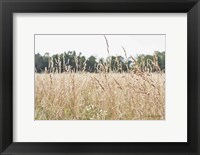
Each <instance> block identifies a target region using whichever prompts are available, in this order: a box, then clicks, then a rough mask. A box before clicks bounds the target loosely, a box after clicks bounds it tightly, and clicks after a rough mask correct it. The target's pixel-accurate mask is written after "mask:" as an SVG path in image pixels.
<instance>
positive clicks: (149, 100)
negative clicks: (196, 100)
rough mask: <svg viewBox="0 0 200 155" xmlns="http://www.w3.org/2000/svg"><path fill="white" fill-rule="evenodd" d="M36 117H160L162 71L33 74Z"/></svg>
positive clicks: (56, 118)
mask: <svg viewBox="0 0 200 155" xmlns="http://www.w3.org/2000/svg"><path fill="white" fill-rule="evenodd" d="M35 119H36V120H163V119H165V74H163V73H162V74H161V73H145V72H144V73H142V72H141V73H138V74H134V73H86V72H79V73H70V72H66V73H62V74H61V73H60V74H58V73H50V74H47V73H43V74H37V73H36V74H35Z"/></svg>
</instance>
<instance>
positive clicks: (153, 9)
mask: <svg viewBox="0 0 200 155" xmlns="http://www.w3.org/2000/svg"><path fill="white" fill-rule="evenodd" d="M47 12H52V13H57V12H59V13H64V12H65V13H66V12H79V13H81V12H112V13H116V12H118V13H119V12H120V13H123V12H136V13H139V12H140V13H143V12H145V13H187V26H188V27H187V35H188V36H187V43H188V48H187V55H188V56H187V63H188V64H187V69H188V73H187V79H188V81H187V93H188V101H187V102H188V104H187V105H188V119H187V121H188V142H187V143H175V142H174V143H170V142H168V143H167V142H163V143H136V142H134V143H122V142H118V143H97V142H96V143H80V142H77V143H54V142H52V143H41V142H40V143H31V142H29V143H21V142H19V143H18V142H13V80H14V79H13V59H14V58H13V13H47ZM199 49H200V2H199V1H198V0H0V153H1V154H50V153H51V154H88V153H90V154H135V155H137V154H138V155H139V154H140V155H143V154H163V155H164V154H174V155H175V154H181V155H186V154H187V155H189V154H191V155H192V154H194V155H196V154H200V103H199V98H200V95H199V89H200V81H199V77H200V71H199V69H200V63H199V62H200V53H199V52H200V51H199ZM52 134H53V133H52Z"/></svg>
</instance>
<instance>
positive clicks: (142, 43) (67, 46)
mask: <svg viewBox="0 0 200 155" xmlns="http://www.w3.org/2000/svg"><path fill="white" fill-rule="evenodd" d="M105 36H106V38H107V40H108V43H109V51H110V55H113V56H116V55H121V56H123V57H124V52H123V49H122V47H124V48H125V50H126V52H127V56H130V55H132V56H134V57H135V56H136V55H139V54H151V55H152V54H153V53H154V51H165V35H105ZM65 51H66V52H68V51H76V53H77V54H78V53H79V52H81V53H82V55H84V56H86V57H89V56H91V55H93V56H95V57H97V58H101V57H103V58H106V57H107V56H108V52H107V45H106V40H105V38H104V35H35V53H40V54H41V55H44V54H45V53H47V52H48V53H49V54H50V55H51V56H52V55H53V54H61V53H63V52H65Z"/></svg>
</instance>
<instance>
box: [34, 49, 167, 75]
mask: <svg viewBox="0 0 200 155" xmlns="http://www.w3.org/2000/svg"><path fill="white" fill-rule="evenodd" d="M136 66H137V67H139V68H140V70H141V71H148V72H157V71H164V70H165V52H164V51H163V52H159V51H155V52H154V54H153V55H144V54H141V55H138V56H137V57H136V59H134V58H133V57H131V56H130V57H127V56H126V55H125V57H123V56H108V57H107V58H100V59H99V60H98V59H97V58H96V57H95V56H93V55H91V56H90V57H89V58H86V57H85V56H84V55H82V53H78V54H77V53H76V52H75V51H68V52H64V53H62V54H54V55H52V56H50V55H49V53H45V54H44V55H41V54H39V53H37V54H35V72H37V73H43V72H51V73H54V72H58V73H62V72H68V71H71V72H79V71H81V72H83V71H84V72H91V73H98V72H117V73H118V72H120V73H121V72H129V71H130V70H134V68H135V67H136Z"/></svg>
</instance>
